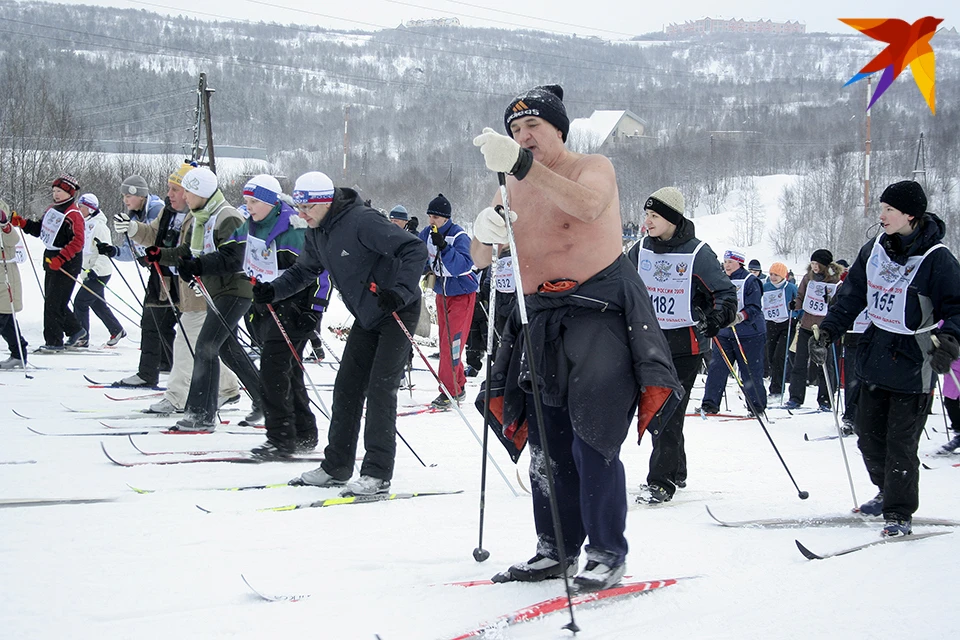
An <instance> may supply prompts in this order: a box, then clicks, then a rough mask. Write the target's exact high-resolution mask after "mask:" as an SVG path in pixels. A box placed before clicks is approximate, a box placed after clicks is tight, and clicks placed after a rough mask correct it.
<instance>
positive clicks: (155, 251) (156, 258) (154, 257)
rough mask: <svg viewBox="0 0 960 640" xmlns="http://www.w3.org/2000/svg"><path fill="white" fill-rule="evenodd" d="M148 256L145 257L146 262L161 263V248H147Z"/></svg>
mask: <svg viewBox="0 0 960 640" xmlns="http://www.w3.org/2000/svg"><path fill="white" fill-rule="evenodd" d="M146 252H147V255H145V256H144V260H146V261H147V262H160V247H147V249H146Z"/></svg>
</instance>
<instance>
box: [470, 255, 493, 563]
mask: <svg viewBox="0 0 960 640" xmlns="http://www.w3.org/2000/svg"><path fill="white" fill-rule="evenodd" d="M498 249H499V245H496V244H494V245H493V246H492V247H491V252H492V254H493V255H492V261H491V262H490V294H489V297H488V299H487V300H488V302H487V308H488V309H489V313H487V375H486V382H485V383H484V388H483V461H482V462H481V463H480V524H479V531H480V533H479V539H478V542H477V548H476V549H474V550H473V559H474V560H476V561H477V562H483V561H484V560H486V559H487V558H489V557H490V552H489V551H487V550H486V549H484V548H483V516H484V512H485V510H486V504H487V442H488V441H489V437H490V434H489V431H490V384H491V383H492V382H493V373H492V370H493V360H494V358H493V356H494V354H493V344H494V336H493V333H494V331H495V328H494V326H493V324H494V323H493V320H492V318H491V317H490V316H491V315H492V314H493V310H494V309H495V308H496V304H497V287H496V286H494V285H495V282H496V281H495V276H496V270H497V258H498V255H497V254H498V253H499V251H498Z"/></svg>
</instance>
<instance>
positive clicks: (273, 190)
mask: <svg viewBox="0 0 960 640" xmlns="http://www.w3.org/2000/svg"><path fill="white" fill-rule="evenodd" d="M282 191H283V188H282V187H281V186H280V181H279V180H277V179H276V178H274V177H273V176H271V175H267V174H266V173H261V174H260V175H256V176H253V177H252V178H250V181H249V182H247V184H245V185H243V197H244V198H256V199H257V200H260V201H261V202H266V203H267V204H277V200H279V199H280V193H281V192H282Z"/></svg>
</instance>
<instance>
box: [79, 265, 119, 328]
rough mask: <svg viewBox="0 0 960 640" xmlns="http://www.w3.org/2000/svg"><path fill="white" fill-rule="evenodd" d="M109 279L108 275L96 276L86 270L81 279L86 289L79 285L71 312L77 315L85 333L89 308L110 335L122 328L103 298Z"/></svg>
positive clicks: (88, 320) (88, 318)
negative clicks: (85, 275) (84, 276)
mask: <svg viewBox="0 0 960 640" xmlns="http://www.w3.org/2000/svg"><path fill="white" fill-rule="evenodd" d="M109 280H110V276H98V275H97V274H95V273H94V272H93V271H88V272H87V277H86V278H84V279H83V285H84V287H86V289H84V288H83V287H81V288H80V290H79V291H77V296H76V297H75V298H74V299H73V313H74V315H75V316H76V317H77V322H79V323H80V326H81V327H83V328H84V330H85V331H86V332H87V333H90V310H91V309H92V310H93V312H94V313H95V314H97V317H98V318H100V321H101V322H103V326H105V327H106V328H107V331H109V332H110V335H111V336H115V335H117V334H118V333H120V330H121V329H123V327H122V326H121V325H120V321H119V320H117V317H116V316H115V315H113V311H111V310H110V307H109V306H107V303H106V302H104V300H103V297H104V295H103V292H104V289H105V288H106V286H107V282H108V281H109Z"/></svg>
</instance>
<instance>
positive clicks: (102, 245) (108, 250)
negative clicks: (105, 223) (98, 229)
mask: <svg viewBox="0 0 960 640" xmlns="http://www.w3.org/2000/svg"><path fill="white" fill-rule="evenodd" d="M93 241H94V242H95V243H96V245H97V253H99V254H100V255H102V256H107V257H108V258H116V257H117V254H118V253H120V250H119V249H117V248H116V247H115V246H113V245H112V244H107V243H106V242H100V241H99V240H97V239H96V238H94V239H93Z"/></svg>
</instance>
